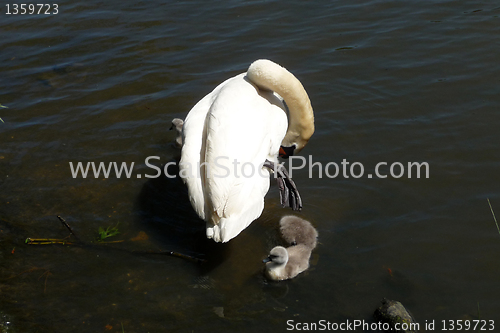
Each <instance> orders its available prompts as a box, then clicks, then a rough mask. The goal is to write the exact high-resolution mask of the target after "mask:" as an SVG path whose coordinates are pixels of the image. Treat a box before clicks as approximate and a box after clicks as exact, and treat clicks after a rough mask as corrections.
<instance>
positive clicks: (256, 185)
mask: <svg viewBox="0 0 500 333" xmlns="http://www.w3.org/2000/svg"><path fill="white" fill-rule="evenodd" d="M287 125H288V123H287V117H286V114H285V112H284V106H283V103H282V102H281V100H280V99H278V98H277V97H276V96H275V95H274V94H272V93H270V92H262V91H259V89H257V88H256V87H255V86H254V85H252V84H251V83H250V82H249V81H248V80H247V79H246V77H245V75H244V74H242V75H239V76H236V77H235V78H234V79H233V80H231V81H230V82H228V84H226V85H225V86H224V87H222V88H221V89H220V90H219V91H218V94H217V96H216V97H215V98H214V99H213V103H212V105H211V107H210V110H209V112H208V114H207V122H206V151H205V159H204V161H205V162H207V164H208V165H209V166H210V170H205V171H207V172H206V173H205V175H206V178H205V180H204V181H205V185H206V188H205V194H206V199H208V205H207V207H206V209H207V210H206V211H205V220H206V221H207V236H208V237H212V238H214V240H215V241H219V242H227V241H229V240H230V239H232V238H234V237H235V236H236V235H238V234H239V233H240V232H241V231H242V230H243V229H245V228H246V227H247V226H248V225H249V224H250V223H251V222H252V221H253V220H255V219H256V218H258V217H259V216H260V214H261V213H262V210H263V208H264V196H265V195H266V193H267V191H268V190H269V170H268V169H267V168H263V167H262V164H263V163H264V162H265V161H266V159H268V160H271V161H276V160H277V155H278V151H279V147H280V144H281V141H282V140H283V137H284V135H285V134H286V130H287Z"/></svg>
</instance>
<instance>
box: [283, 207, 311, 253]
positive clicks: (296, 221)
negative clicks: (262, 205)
mask: <svg viewBox="0 0 500 333" xmlns="http://www.w3.org/2000/svg"><path fill="white" fill-rule="evenodd" d="M280 233H281V237H282V238H283V240H284V241H285V242H286V243H287V244H288V245H298V244H302V245H305V246H307V247H308V248H310V249H311V250H312V249H314V248H315V247H316V242H317V238H318V232H317V231H316V229H315V228H314V227H313V226H312V225H311V223H310V222H309V221H307V220H304V219H302V218H300V217H298V216H294V215H287V216H283V217H282V218H281V220H280Z"/></svg>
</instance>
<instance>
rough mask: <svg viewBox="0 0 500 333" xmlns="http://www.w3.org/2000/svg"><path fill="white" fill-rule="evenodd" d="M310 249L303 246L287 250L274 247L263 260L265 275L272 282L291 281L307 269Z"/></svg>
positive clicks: (281, 247)
mask: <svg viewBox="0 0 500 333" xmlns="http://www.w3.org/2000/svg"><path fill="white" fill-rule="evenodd" d="M310 257H311V249H310V248H308V247H307V246H305V245H295V246H291V247H289V248H284V247H283V246H276V247H275V248H273V249H272V250H271V252H270V253H269V257H267V259H265V260H264V262H267V263H266V270H265V275H266V277H267V278H268V279H270V280H273V281H282V280H288V279H293V278H294V277H296V276H297V275H298V274H300V273H302V272H303V271H305V270H306V269H308V268H309V258H310Z"/></svg>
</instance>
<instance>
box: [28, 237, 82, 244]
mask: <svg viewBox="0 0 500 333" xmlns="http://www.w3.org/2000/svg"><path fill="white" fill-rule="evenodd" d="M25 243H26V244H28V245H49V244H61V245H73V244H75V243H71V242H68V241H67V240H66V238H63V239H58V238H30V237H28V238H26V240H25Z"/></svg>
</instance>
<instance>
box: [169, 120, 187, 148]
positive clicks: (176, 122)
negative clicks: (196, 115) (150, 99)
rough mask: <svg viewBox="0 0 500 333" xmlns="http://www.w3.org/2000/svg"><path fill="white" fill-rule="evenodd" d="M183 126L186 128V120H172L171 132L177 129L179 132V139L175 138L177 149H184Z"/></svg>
mask: <svg viewBox="0 0 500 333" xmlns="http://www.w3.org/2000/svg"><path fill="white" fill-rule="evenodd" d="M182 126H184V120H182V119H179V118H174V119H173V120H172V127H170V130H173V129H175V131H176V132H177V137H176V138H175V146H176V147H177V148H181V147H182Z"/></svg>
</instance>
